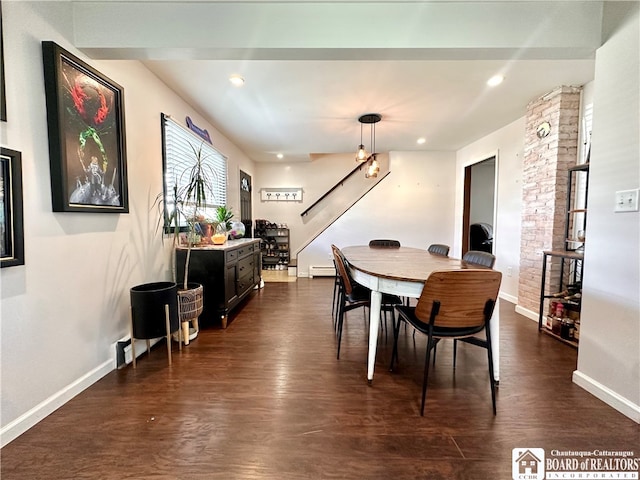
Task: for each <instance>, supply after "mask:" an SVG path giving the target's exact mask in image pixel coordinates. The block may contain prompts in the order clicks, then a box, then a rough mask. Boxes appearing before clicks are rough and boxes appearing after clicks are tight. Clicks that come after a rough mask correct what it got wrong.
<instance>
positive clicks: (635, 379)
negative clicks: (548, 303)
mask: <svg viewBox="0 0 640 480" xmlns="http://www.w3.org/2000/svg"><path fill="white" fill-rule="evenodd" d="M624 8H626V9H629V11H630V12H632V14H629V15H628V16H627V17H626V21H625V23H624V25H623V26H622V28H620V29H619V30H617V31H616V32H615V33H614V34H613V36H612V37H611V38H610V39H609V40H608V41H607V42H606V43H605V44H604V46H602V47H601V48H600V49H598V51H597V54H596V72H595V80H594V92H593V95H594V109H593V135H592V144H591V161H590V164H591V167H590V169H589V204H588V209H589V212H588V216H587V227H586V232H587V242H586V244H585V258H584V279H583V291H582V292H583V301H582V314H581V329H580V349H579V352H578V369H577V371H576V372H575V373H574V381H575V382H576V383H578V384H579V385H581V386H582V387H584V388H585V389H587V390H589V391H590V392H592V393H593V394H594V395H596V396H598V397H599V398H601V399H603V400H604V401H606V402H607V403H609V404H611V405H613V406H614V407H616V408H617V409H619V410H620V411H621V412H623V413H625V414H626V415H628V416H629V417H631V418H633V419H635V420H636V421H637V422H640V248H639V246H640V215H639V214H638V212H633V213H614V212H613V206H614V194H615V192H616V191H617V190H628V189H633V188H638V187H639V186H640V162H639V160H638V154H639V152H640V140H639V131H640V121H639V112H640V98H639V92H638V85H640V78H639V72H640V65H639V49H638V43H639V38H640V28H639V16H638V3H637V2H634V3H633V4H627V5H625V6H624ZM605 13H607V12H605Z"/></svg>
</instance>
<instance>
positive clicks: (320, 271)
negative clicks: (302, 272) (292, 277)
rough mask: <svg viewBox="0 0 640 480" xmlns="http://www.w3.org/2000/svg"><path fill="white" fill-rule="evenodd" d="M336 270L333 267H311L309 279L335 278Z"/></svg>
mask: <svg viewBox="0 0 640 480" xmlns="http://www.w3.org/2000/svg"><path fill="white" fill-rule="evenodd" d="M335 276H336V269H335V267H333V266H330V267H327V266H317V265H311V266H310V267H309V278H313V277H335Z"/></svg>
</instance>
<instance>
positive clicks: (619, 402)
mask: <svg viewBox="0 0 640 480" xmlns="http://www.w3.org/2000/svg"><path fill="white" fill-rule="evenodd" d="M572 380H573V383H575V384H576V385H578V386H579V387H581V388H583V389H585V390H586V391H587V392H589V393H590V394H591V395H593V396H594V397H596V398H598V399H600V400H602V401H603V402H604V403H606V404H607V405H609V406H610V407H612V408H614V409H615V410H617V411H619V412H620V413H622V414H623V415H624V416H626V417H629V418H630V419H631V420H633V421H634V422H636V423H640V405H636V404H635V403H633V402H631V401H630V400H628V399H626V398H624V397H622V396H621V395H619V394H617V393H616V392H614V391H613V390H611V389H610V388H608V387H605V386H604V385H602V384H601V383H600V382H597V381H595V380H594V379H593V378H591V377H589V376H588V375H585V374H584V373H582V372H580V371H579V370H576V371H574V372H573V375H572Z"/></svg>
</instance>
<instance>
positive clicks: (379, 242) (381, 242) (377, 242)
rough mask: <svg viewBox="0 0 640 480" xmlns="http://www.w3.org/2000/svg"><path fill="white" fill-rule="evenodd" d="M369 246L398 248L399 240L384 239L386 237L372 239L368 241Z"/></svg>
mask: <svg viewBox="0 0 640 480" xmlns="http://www.w3.org/2000/svg"><path fill="white" fill-rule="evenodd" d="M369 246H370V247H384V248H400V246H401V245H400V242H399V241H398V240H386V239H374V240H371V241H370V242H369Z"/></svg>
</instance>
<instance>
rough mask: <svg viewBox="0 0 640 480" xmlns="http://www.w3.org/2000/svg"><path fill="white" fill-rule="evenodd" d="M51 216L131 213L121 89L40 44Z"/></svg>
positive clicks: (79, 62)
mask: <svg viewBox="0 0 640 480" xmlns="http://www.w3.org/2000/svg"><path fill="white" fill-rule="evenodd" d="M42 57H43V64H44V85H45V96H46V104H47V128H48V134H49V162H50V165H51V198H52V205H53V211H54V212H95V213H129V196H128V185H127V161H126V147H125V124H124V101H123V96H124V89H123V88H122V87H121V86H120V85H118V84H117V83H115V82H114V81H113V80H111V79H109V78H107V77H106V76H104V75H102V74H101V73H100V72H98V71H97V70H96V69H94V68H92V67H91V66H89V65H87V64H86V63H85V62H83V61H82V60H80V59H79V58H77V57H76V56H75V55H73V54H71V53H69V52H68V51H66V50H65V49H64V48H62V47H61V46H60V45H57V44H56V43H54V42H51V41H43V42H42Z"/></svg>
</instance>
